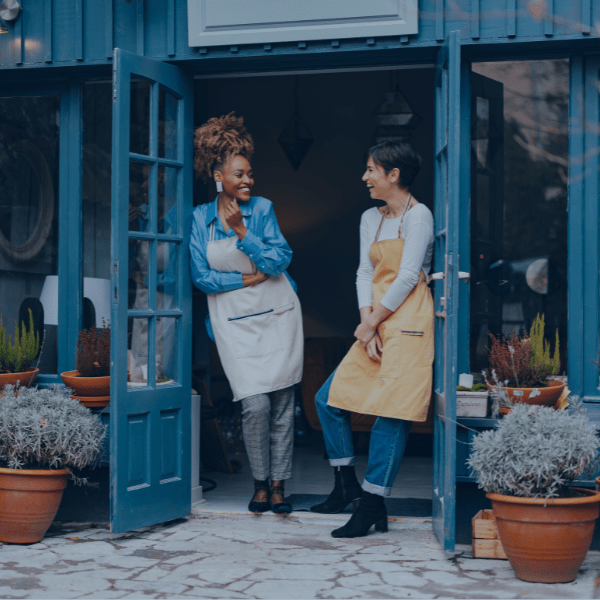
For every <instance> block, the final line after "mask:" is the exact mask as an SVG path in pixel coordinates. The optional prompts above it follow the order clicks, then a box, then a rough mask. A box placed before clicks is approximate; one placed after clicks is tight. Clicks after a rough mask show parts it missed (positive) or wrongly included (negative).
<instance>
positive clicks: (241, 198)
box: [214, 155, 254, 202]
mask: <svg viewBox="0 0 600 600" xmlns="http://www.w3.org/2000/svg"><path fill="white" fill-rule="evenodd" d="M214 177H215V181H220V182H221V183H222V184H223V192H224V193H225V194H226V195H227V196H229V197H230V198H235V199H236V200H237V201H238V202H247V201H248V200H250V193H251V192H252V187H253V186H254V174H253V173H252V166H251V165H250V162H249V161H248V159H247V158H246V157H245V156H239V155H238V156H232V157H231V158H230V159H229V160H228V161H227V162H226V163H225V164H224V165H223V166H222V167H221V168H220V169H219V170H216V171H215V173H214Z"/></svg>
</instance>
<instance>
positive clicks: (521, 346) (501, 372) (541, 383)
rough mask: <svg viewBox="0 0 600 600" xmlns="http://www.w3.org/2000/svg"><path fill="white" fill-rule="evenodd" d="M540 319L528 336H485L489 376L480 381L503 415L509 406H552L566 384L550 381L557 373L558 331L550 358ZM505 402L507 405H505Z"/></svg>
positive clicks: (542, 323)
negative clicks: (518, 404) (483, 381)
mask: <svg viewBox="0 0 600 600" xmlns="http://www.w3.org/2000/svg"><path fill="white" fill-rule="evenodd" d="M544 330H545V319H544V315H542V316H541V317H540V315H537V317H536V318H535V321H534V322H533V325H532V326H531V331H530V333H529V336H523V337H518V336H517V334H516V333H515V332H513V335H512V337H510V338H496V337H495V336H494V335H493V334H492V333H490V334H489V336H490V339H491V342H492V343H491V347H490V351H489V363H490V372H487V373H486V372H484V374H483V375H484V377H485V380H486V383H487V385H488V387H489V388H490V393H491V395H492V398H494V401H495V403H496V404H498V403H500V406H501V408H504V409H505V410H504V411H502V412H507V411H508V410H509V409H510V404H512V403H515V402H516V403H519V402H520V403H525V404H535V405H539V406H554V405H555V404H556V403H557V401H558V400H559V399H560V397H561V396H562V394H563V391H564V389H565V386H566V383H565V382H564V381H561V380H559V379H553V377H554V376H556V375H558V373H559V372H560V354H559V349H560V345H559V344H560V342H559V337H558V330H557V331H556V341H555V346H554V354H552V353H551V348H550V344H549V343H548V342H547V341H546V339H545V338H544ZM505 398H507V399H508V400H509V401H510V402H508V403H507V402H505V401H504V399H505Z"/></svg>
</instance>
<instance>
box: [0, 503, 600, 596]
mask: <svg viewBox="0 0 600 600" xmlns="http://www.w3.org/2000/svg"><path fill="white" fill-rule="evenodd" d="M346 519H347V516H346V515H344V516H341V515H310V514H306V513H296V514H294V513H292V514H291V515H289V516H278V515H273V514H272V513H265V514H264V515H262V516H260V517H257V516H255V515H252V514H250V513H247V512H244V511H222V510H221V511H216V510H213V509H212V508H211V506H210V505H209V504H201V505H200V506H198V507H196V508H195V509H194V512H193V513H192V515H190V517H189V518H187V519H179V520H177V521H173V522H170V523H166V524H163V525H157V526H154V527H146V528H144V529H141V530H138V531H135V532H130V533H127V534H112V533H110V531H109V530H108V529H107V528H106V527H105V526H102V525H100V526H98V524H95V525H94V526H92V524H73V523H70V524H69V523H67V524H63V525H61V526H56V527H54V528H53V531H52V532H51V533H50V534H49V535H48V536H47V537H46V538H45V539H44V541H43V542H41V543H39V544H31V545H26V546H21V545H11V544H2V545H1V546H0V598H7V599H8V598H106V599H110V598H140V599H142V598H143V599H148V598H169V599H170V598H188V597H189V598H242V599H243V598H247V599H250V598H281V599H290V600H295V599H304V598H307V599H308V598H324V599H325V598H332V599H333V598H335V599H337V598H340V599H345V598H348V599H349V598H466V599H471V598H472V599H476V598H490V599H495V598H532V599H535V598H540V599H541V598H552V599H553V598H557V599H558V598H577V599H580V598H596V597H600V596H599V594H598V592H599V588H598V582H599V581H600V580H598V579H597V571H598V565H599V563H600V552H590V553H589V554H588V556H587V558H586V561H585V562H584V564H583V566H582V568H581V571H580V573H579V576H578V578H577V580H576V581H574V582H572V583H567V584H551V585H544V584H533V583H526V582H523V581H519V580H518V579H516V578H515V576H514V573H513V571H512V569H511V568H510V565H509V563H508V562H507V561H502V560H484V559H475V558H473V557H472V555H471V548H470V546H458V547H457V549H456V551H455V552H453V553H446V552H444V551H443V550H442V549H441V547H440V545H439V543H438V542H437V540H436V538H435V535H434V533H433V530H432V523H431V519H395V520H392V521H390V527H389V531H388V532H387V533H384V534H381V533H371V534H370V535H368V536H367V537H364V538H358V539H351V540H341V539H335V538H332V537H331V535H330V532H331V530H332V529H335V528H337V527H339V526H340V525H341V523H343V522H344V521H345V520H346Z"/></svg>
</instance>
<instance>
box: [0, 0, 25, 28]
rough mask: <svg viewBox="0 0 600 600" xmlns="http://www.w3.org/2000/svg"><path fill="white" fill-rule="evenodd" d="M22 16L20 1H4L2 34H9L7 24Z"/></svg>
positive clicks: (0, 8)
mask: <svg viewBox="0 0 600 600" xmlns="http://www.w3.org/2000/svg"><path fill="white" fill-rule="evenodd" d="M20 14H21V4H20V3H19V2H18V0H2V2H0V33H8V25H7V23H11V22H14V21H16V20H17V19H18V18H19V16H20Z"/></svg>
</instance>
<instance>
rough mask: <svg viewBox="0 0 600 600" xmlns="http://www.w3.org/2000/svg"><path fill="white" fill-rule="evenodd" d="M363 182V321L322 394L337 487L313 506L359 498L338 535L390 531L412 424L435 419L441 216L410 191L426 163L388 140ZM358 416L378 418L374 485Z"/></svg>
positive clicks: (371, 156)
mask: <svg viewBox="0 0 600 600" xmlns="http://www.w3.org/2000/svg"><path fill="white" fill-rule="evenodd" d="M365 162H366V171H365V173H364V175H363V178H362V179H363V181H364V182H365V183H366V184H367V188H368V190H369V193H370V195H371V198H373V199H377V200H383V202H384V203H385V205H384V206H383V207H381V208H377V207H374V208H370V209H369V210H367V211H365V212H364V213H363V215H362V219H361V224H360V239H361V246H360V265H359V268H358V272H357V277H356V286H357V292H358V302H359V309H360V317H361V323H360V325H359V326H358V327H357V329H356V331H355V334H354V335H355V336H356V338H357V341H356V343H355V344H354V345H353V346H352V348H351V349H350V351H349V352H348V354H347V355H346V357H345V358H344V359H343V361H342V362H341V364H340V365H339V367H338V368H337V369H336V371H335V372H334V373H333V374H332V375H331V377H330V378H329V379H328V380H327V382H326V383H325V384H324V385H323V387H322V388H321V389H320V390H319V392H318V393H317V396H316V405H317V410H318V413H319V419H320V421H321V425H322V427H323V434H324V437H325V444H326V447H327V453H328V455H329V461H330V463H331V465H332V466H333V467H334V475H335V484H334V489H333V491H332V493H331V494H330V495H329V497H328V498H327V500H326V501H325V502H323V503H321V504H318V505H316V506H313V507H312V508H311V510H312V511H313V512H319V513H337V512H341V511H342V510H344V508H345V507H346V506H347V505H348V504H350V503H351V502H355V501H356V500H358V499H360V502H359V504H358V507H357V508H356V510H355V511H354V513H353V515H352V517H351V518H350V520H349V521H348V523H347V524H346V525H344V526H343V527H341V528H339V529H336V530H334V531H333V532H332V535H333V537H360V536H364V535H366V534H367V533H368V531H369V529H370V528H371V526H373V525H375V529H376V530H377V531H381V532H383V531H387V511H386V508H385V503H384V496H389V495H390V492H391V488H392V484H393V482H394V479H395V478H396V475H397V473H398V469H399V468H400V463H401V462H402V457H403V455H404V449H405V447H406V441H407V439H408V434H409V431H410V428H411V425H412V422H413V421H417V422H422V421H425V420H426V419H427V411H428V408H429V403H430V400H431V386H432V377H433V369H432V365H433V352H434V344H433V329H434V307H433V300H432V297H431V292H430V290H429V288H428V287H427V274H428V273H429V270H430V268H431V260H432V256H433V242H434V232H433V216H432V214H431V212H430V210H429V209H428V208H427V207H426V206H424V205H423V204H420V203H419V202H418V201H417V200H416V199H415V198H414V197H413V196H412V194H411V193H410V186H411V185H412V183H413V180H414V178H415V177H416V175H417V174H418V172H419V169H420V166H421V158H420V157H419V155H418V154H417V153H416V152H415V151H414V150H413V149H412V147H411V146H410V145H408V144H403V143H400V142H384V143H382V144H378V145H376V146H374V147H372V148H371V149H370V150H369V151H368V152H367V155H366V161H365ZM350 412H356V413H361V414H368V415H375V416H377V420H376V421H375V424H374V425H373V429H372V431H371V442H370V447H369V461H368V466H367V471H366V474H365V480H364V483H363V484H362V487H361V485H360V483H359V482H358V479H357V478H356V473H355V471H354V449H353V446H352V430H351V426H350Z"/></svg>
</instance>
